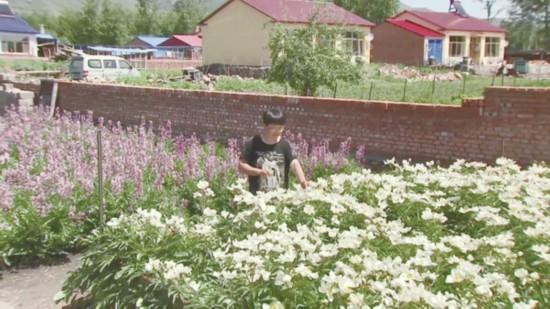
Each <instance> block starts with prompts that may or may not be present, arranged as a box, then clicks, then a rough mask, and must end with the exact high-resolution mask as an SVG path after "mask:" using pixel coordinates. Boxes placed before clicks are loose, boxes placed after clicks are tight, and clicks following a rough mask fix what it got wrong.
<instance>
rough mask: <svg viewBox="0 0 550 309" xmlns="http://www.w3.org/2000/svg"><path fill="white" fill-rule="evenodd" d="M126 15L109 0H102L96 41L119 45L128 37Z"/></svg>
mask: <svg viewBox="0 0 550 309" xmlns="http://www.w3.org/2000/svg"><path fill="white" fill-rule="evenodd" d="M127 20H128V19H127V16H125V13H124V11H123V10H122V8H121V7H120V6H113V4H111V0H103V2H102V5H101V15H100V17H99V27H98V29H99V33H98V41H99V42H100V43H101V44H106V45H119V44H122V43H125V42H127V41H128V39H129V34H128V25H127V22H126V21H127Z"/></svg>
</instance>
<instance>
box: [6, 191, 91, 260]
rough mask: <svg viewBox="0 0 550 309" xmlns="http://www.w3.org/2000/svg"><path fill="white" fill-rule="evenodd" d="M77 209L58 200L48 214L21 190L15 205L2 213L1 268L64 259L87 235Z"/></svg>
mask: <svg viewBox="0 0 550 309" xmlns="http://www.w3.org/2000/svg"><path fill="white" fill-rule="evenodd" d="M78 222H79V218H78V216H77V213H75V209H74V208H73V207H70V206H68V205H67V204H63V203H59V204H57V205H56V206H55V207H54V208H53V210H52V211H50V212H49V213H48V214H47V215H46V216H43V215H41V214H40V213H39V212H38V210H37V209H36V207H35V206H33V205H32V203H31V201H30V194H29V193H19V194H18V195H17V197H16V198H15V200H14V205H13V207H12V208H11V209H9V210H7V211H2V212H0V256H1V260H0V269H2V268H6V267H14V266H32V265H37V264H40V263H49V262H54V261H56V260H59V259H60V258H63V257H64V256H65V255H66V254H67V251H68V250H75V249H77V248H78V240H79V236H80V235H85V233H84V232H83V231H82V226H80V225H79V224H78Z"/></svg>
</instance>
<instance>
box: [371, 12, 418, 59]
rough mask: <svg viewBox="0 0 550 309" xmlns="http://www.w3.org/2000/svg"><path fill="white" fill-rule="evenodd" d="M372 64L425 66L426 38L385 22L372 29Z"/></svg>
mask: <svg viewBox="0 0 550 309" xmlns="http://www.w3.org/2000/svg"><path fill="white" fill-rule="evenodd" d="M372 34H374V40H373V42H372V62H381V63H400V64H406V65H414V66H422V65H424V38H423V37H421V36H418V35H416V34H414V33H412V32H410V31H407V30H404V29H402V28H399V27H397V26H395V25H392V24H390V23H389V22H385V23H383V24H380V25H378V26H376V27H374V28H372Z"/></svg>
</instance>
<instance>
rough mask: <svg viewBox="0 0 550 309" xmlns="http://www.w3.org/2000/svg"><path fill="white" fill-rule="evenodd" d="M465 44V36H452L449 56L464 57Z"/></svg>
mask: <svg viewBox="0 0 550 309" xmlns="http://www.w3.org/2000/svg"><path fill="white" fill-rule="evenodd" d="M464 43H465V39H464V37H463V36H452V37H451V39H450V43H449V55H450V56H451V57H462V56H464Z"/></svg>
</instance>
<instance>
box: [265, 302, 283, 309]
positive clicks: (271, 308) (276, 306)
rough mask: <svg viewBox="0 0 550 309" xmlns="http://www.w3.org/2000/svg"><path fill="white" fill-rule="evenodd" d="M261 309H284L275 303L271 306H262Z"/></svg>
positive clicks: (280, 304)
mask: <svg viewBox="0 0 550 309" xmlns="http://www.w3.org/2000/svg"><path fill="white" fill-rule="evenodd" d="M262 309H285V306H284V305H283V304H282V303H281V302H279V301H275V302H272V303H271V304H262Z"/></svg>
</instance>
